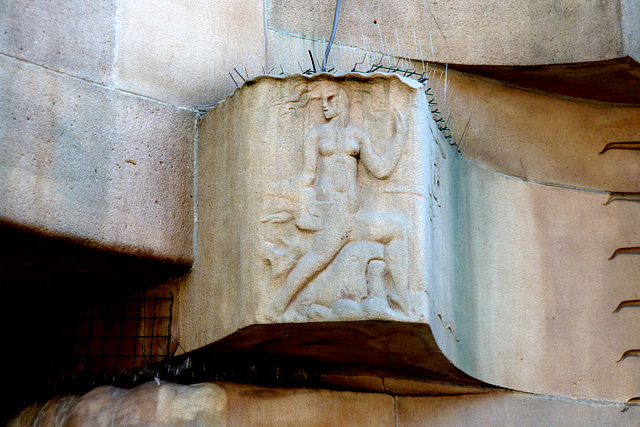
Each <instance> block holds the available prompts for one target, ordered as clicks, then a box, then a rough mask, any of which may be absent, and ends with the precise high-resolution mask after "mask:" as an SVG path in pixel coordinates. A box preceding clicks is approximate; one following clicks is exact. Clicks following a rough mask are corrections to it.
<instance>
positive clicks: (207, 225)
mask: <svg viewBox="0 0 640 427" xmlns="http://www.w3.org/2000/svg"><path fill="white" fill-rule="evenodd" d="M425 109H426V105H425V98H424V95H423V94H422V92H421V91H420V90H419V85H418V84H417V83H415V82H413V83H410V82H409V81H408V80H402V79H400V78H399V77H397V76H392V77H390V76H383V75H374V76H361V75H357V74H352V75H347V76H346V77H332V76H330V75H320V76H315V77H313V78H307V77H304V76H292V77H288V78H276V77H264V78H260V79H258V80H256V81H254V82H251V83H250V84H246V85H245V86H243V87H242V88H241V89H240V90H238V91H237V92H235V93H234V94H233V95H232V96H230V97H229V98H227V99H226V100H225V101H224V102H222V103H220V104H219V105H218V106H217V107H216V108H215V109H214V110H212V111H210V112H209V113H208V114H207V115H206V116H204V117H203V119H202V121H201V123H200V125H199V154H198V156H199V174H198V223H199V227H198V230H199V231H198V254H199V255H198V261H197V265H196V268H195V271H194V273H193V275H192V278H191V283H190V285H189V287H188V294H187V295H186V297H185V299H184V305H183V307H184V310H185V311H184V312H183V313H184V314H185V317H186V318H188V319H193V320H191V321H193V322H195V323H189V324H188V325H187V324H185V325H187V326H186V327H185V329H184V335H183V339H182V343H183V346H184V345H185V343H188V344H187V347H188V348H198V347H200V346H203V345H206V344H209V343H211V342H214V341H215V340H217V339H220V338H222V337H223V336H225V335H227V334H229V333H231V332H234V331H235V330H237V329H239V328H242V327H245V326H248V325H251V324H255V323H270V322H291V321H294V322H301V321H332V320H366V319H385V320H390V319H396V320H404V321H418V322H420V321H424V318H425V314H424V313H423V312H422V311H421V307H422V304H423V302H424V300H425V298H426V293H425V282H424V275H425V274H426V273H425V271H424V270H423V265H422V264H423V263H422V260H423V257H424V256H425V255H424V252H425V250H426V248H425V246H424V243H425V238H426V236H425V234H424V230H425V224H424V222H423V221H424V219H425V216H426V211H425V209H426V192H427V188H426V180H427V179H426V177H425V175H424V174H425V172H426V171H427V166H426V165H427V164H428V160H427V158H426V156H425V150H426V144H427V141H428V139H429V138H430V137H431V136H430V133H429V131H428V125H427V120H428V117H427V116H426V115H425V114H424V111H426V110H425ZM423 131H424V132H423ZM203 313H204V314H203ZM191 321H190V322H191ZM204 325H207V326H206V327H204ZM210 325H215V326H214V327H211V326H210Z"/></svg>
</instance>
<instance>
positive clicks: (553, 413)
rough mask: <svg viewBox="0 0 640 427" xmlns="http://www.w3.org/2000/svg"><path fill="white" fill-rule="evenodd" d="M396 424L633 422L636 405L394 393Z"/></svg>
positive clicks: (638, 415)
mask: <svg viewBox="0 0 640 427" xmlns="http://www.w3.org/2000/svg"><path fill="white" fill-rule="evenodd" d="M397 401H398V406H397V416H398V424H397V425H398V426H399V427H405V426H422V425H430V426H486V425H492V426H498V425H501V426H509V425H510V426H541V425H545V426H558V425H564V426H601V425H607V426H637V425H638V423H640V407H638V406H629V407H627V406H625V405H624V404H607V403H603V402H586V401H578V400H568V399H554V398H550V397H548V396H536V395H528V394H520V393H489V394H483V395H467V396H446V397H402V396H399V397H397Z"/></svg>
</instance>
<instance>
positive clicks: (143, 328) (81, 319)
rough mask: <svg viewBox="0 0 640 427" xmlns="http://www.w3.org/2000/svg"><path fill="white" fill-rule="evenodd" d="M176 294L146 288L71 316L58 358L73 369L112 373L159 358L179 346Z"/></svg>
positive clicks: (165, 356)
mask: <svg viewBox="0 0 640 427" xmlns="http://www.w3.org/2000/svg"><path fill="white" fill-rule="evenodd" d="M173 302H174V298H173V294H171V293H169V294H168V295H167V296H160V295H158V294H157V293H154V292H143V293H140V294H138V295H135V296H133V297H129V298H127V299H125V300H121V301H117V302H113V303H109V304H105V305H102V306H99V307H95V308H92V309H90V310H86V311H82V312H79V313H75V314H74V315H72V316H70V317H69V318H68V319H67V320H66V322H65V324H64V326H63V328H62V331H61V336H59V337H58V345H59V346H61V348H60V349H59V350H58V356H59V358H60V359H59V360H60V361H61V362H62V363H61V367H62V366H66V367H68V368H71V370H72V371H74V372H90V373H92V374H97V375H105V376H113V375H118V374H120V373H122V372H124V371H128V370H131V369H135V368H138V367H141V366H146V365H150V364H153V363H156V362H160V361H162V360H164V359H165V358H167V357H168V356H170V355H171V354H172V351H175V347H176V346H177V343H174V342H172V339H171V323H172V311H173Z"/></svg>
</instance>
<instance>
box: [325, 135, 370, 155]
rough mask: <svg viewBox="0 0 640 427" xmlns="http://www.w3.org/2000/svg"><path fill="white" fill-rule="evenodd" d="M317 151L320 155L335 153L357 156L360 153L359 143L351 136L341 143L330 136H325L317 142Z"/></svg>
mask: <svg viewBox="0 0 640 427" xmlns="http://www.w3.org/2000/svg"><path fill="white" fill-rule="evenodd" d="M318 153H320V155H322V156H332V155H334V154H336V153H337V154H344V155H347V156H357V155H358V154H359V153H360V145H359V144H358V141H356V140H355V139H352V138H347V139H346V140H344V141H342V143H341V144H339V143H338V142H337V141H335V140H333V139H331V138H325V139H323V140H321V141H320V143H319V144H318Z"/></svg>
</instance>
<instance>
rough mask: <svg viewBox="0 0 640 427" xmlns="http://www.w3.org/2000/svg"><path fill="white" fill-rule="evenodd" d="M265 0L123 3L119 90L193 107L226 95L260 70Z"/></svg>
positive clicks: (117, 76)
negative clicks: (250, 0)
mask: <svg viewBox="0 0 640 427" xmlns="http://www.w3.org/2000/svg"><path fill="white" fill-rule="evenodd" d="M263 28H264V23H263V5H262V2H260V1H258V2H249V3H237V2H213V3H212V2H208V1H202V0H198V1H190V2H175V1H171V0H163V1H161V2H158V1H147V0H145V1H135V2H130V1H119V2H118V22H117V32H118V45H117V57H118V61H117V64H116V69H115V84H116V87H117V88H119V89H123V90H126V91H128V92H133V93H137V94H140V95H143V96H147V97H150V98H154V99H158V100H161V101H165V102H168V103H171V104H174V105H181V106H188V107H193V106H195V105H197V104H210V103H214V102H217V101H219V100H221V99H223V98H224V97H225V96H226V95H227V94H229V93H230V92H231V91H233V89H235V88H236V85H235V84H234V82H233V80H232V78H231V77H230V75H229V73H234V77H235V79H236V81H238V84H242V78H241V77H240V76H239V75H237V74H236V72H235V71H234V68H236V69H237V70H238V72H240V73H241V74H242V75H243V76H245V77H246V75H247V74H249V75H251V76H252V77H254V76H256V75H258V74H262V73H263V70H262V66H263V65H264V64H263V57H264V53H263V52H264V30H263Z"/></svg>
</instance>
